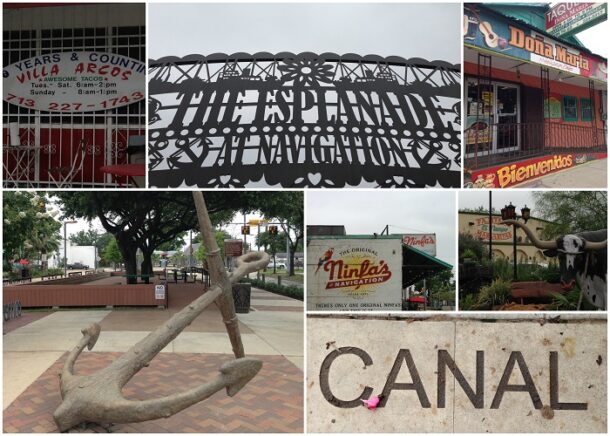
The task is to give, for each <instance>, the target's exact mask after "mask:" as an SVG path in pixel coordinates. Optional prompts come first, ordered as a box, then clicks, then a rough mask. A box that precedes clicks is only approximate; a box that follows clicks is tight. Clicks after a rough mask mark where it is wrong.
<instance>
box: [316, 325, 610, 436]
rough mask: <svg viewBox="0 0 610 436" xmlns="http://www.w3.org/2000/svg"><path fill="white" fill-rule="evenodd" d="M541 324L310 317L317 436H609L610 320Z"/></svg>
mask: <svg viewBox="0 0 610 436" xmlns="http://www.w3.org/2000/svg"><path fill="white" fill-rule="evenodd" d="M541 318H542V317H531V316H530V317H524V316H521V317H520V318H516V317H512V320H509V319H507V318H506V317H502V316H498V319H496V320H495V322H493V323H492V322H488V321H489V319H487V322H483V321H481V320H477V319H473V318H472V317H471V316H470V317H469V318H466V317H460V316H447V317H443V319H436V320H435V319H426V318H423V319H422V318H419V319H414V318H411V319H409V318H406V317H398V319H390V320H388V319H374V320H372V319H371V320H369V319H339V318H336V317H332V316H331V317H320V316H319V315H317V316H314V317H312V316H310V317H309V318H308V320H307V343H308V345H307V382H306V386H307V402H306V404H307V408H308V410H307V411H306V416H307V419H308V422H307V429H308V430H309V432H311V433H363V434H364V433H517V432H525V433H543V432H544V433H546V432H549V433H558V432H567V433H606V423H607V369H608V366H607V358H606V356H607V331H606V327H607V324H606V318H605V316H603V315H602V316H594V317H591V316H590V315H586V316H583V318H582V319H580V318H579V319H577V320H573V319H572V320H566V319H562V322H561V323H552V322H549V321H548V319H547V322H543V321H542V319H541ZM562 318H563V317H562ZM373 395H377V396H379V395H381V396H382V399H381V402H380V403H379V407H378V408H377V409H376V410H374V411H372V410H368V409H367V408H366V407H363V405H362V402H361V401H360V400H361V399H369V398H371V396H373Z"/></svg>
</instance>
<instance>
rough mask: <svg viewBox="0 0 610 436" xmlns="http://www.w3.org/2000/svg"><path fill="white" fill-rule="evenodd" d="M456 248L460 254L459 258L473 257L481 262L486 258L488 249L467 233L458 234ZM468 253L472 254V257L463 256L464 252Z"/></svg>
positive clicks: (483, 243)
mask: <svg viewBox="0 0 610 436" xmlns="http://www.w3.org/2000/svg"><path fill="white" fill-rule="evenodd" d="M458 247H459V252H460V258H463V257H474V258H476V259H478V260H481V259H482V258H483V257H487V255H488V253H489V252H488V248H487V246H486V245H485V242H483V241H481V240H479V239H475V238H474V237H473V236H472V235H470V234H468V233H460V234H459V235H458ZM468 251H469V252H470V254H474V256H465V254H466V252H468Z"/></svg>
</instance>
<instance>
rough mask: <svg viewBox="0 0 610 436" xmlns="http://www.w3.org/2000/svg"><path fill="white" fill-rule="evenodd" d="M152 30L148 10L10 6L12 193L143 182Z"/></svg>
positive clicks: (6, 33)
mask: <svg viewBox="0 0 610 436" xmlns="http://www.w3.org/2000/svg"><path fill="white" fill-rule="evenodd" d="M145 24H146V17H145V4H143V3H139V4H135V3H134V4H130V3H122V4H110V3H107V4H93V3H86V4H69V3H4V4H3V26H4V27H3V100H4V101H3V118H2V123H3V125H2V155H3V174H2V178H3V186H4V187H7V188H13V187H15V188H16V187H20V188H39V187H51V188H64V187H90V188H91V187H113V186H121V185H124V184H125V183H127V182H128V181H129V182H130V183H131V184H134V183H139V184H141V185H142V184H143V177H140V176H144V171H145V165H144V160H145V158H144V151H145V141H144V132H145V126H146V124H145V108H144V97H145V95H144V94H145V84H146V81H145V75H146V67H145V59H146V55H145ZM132 176H133V177H132ZM136 177H139V179H136Z"/></svg>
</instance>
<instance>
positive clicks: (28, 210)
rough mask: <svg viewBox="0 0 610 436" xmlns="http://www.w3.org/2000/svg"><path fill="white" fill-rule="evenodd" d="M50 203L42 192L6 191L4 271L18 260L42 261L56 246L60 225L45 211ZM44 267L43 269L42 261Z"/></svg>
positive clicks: (3, 208) (4, 198) (4, 200)
mask: <svg viewBox="0 0 610 436" xmlns="http://www.w3.org/2000/svg"><path fill="white" fill-rule="evenodd" d="M49 203H50V201H49V199H48V198H46V196H45V195H44V193H38V192H29V191H6V192H4V195H3V205H2V213H3V218H4V222H3V224H4V225H3V231H2V237H3V245H2V249H3V252H4V256H3V258H4V268H5V269H6V268H8V269H10V268H11V261H13V260H15V259H17V258H22V257H23V258H37V259H42V258H43V257H44V256H45V255H46V254H48V253H52V252H53V251H55V250H57V249H58V247H59V241H60V239H61V237H60V235H59V229H60V228H61V223H59V222H57V221H55V219H54V218H53V216H52V212H47V206H48V205H49ZM42 263H43V265H42V266H43V268H44V267H45V262H42Z"/></svg>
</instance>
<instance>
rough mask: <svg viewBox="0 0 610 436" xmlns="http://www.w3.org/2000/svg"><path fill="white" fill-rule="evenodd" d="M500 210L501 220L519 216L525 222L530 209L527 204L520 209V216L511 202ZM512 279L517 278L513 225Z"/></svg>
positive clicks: (516, 218) (515, 237)
mask: <svg viewBox="0 0 610 436" xmlns="http://www.w3.org/2000/svg"><path fill="white" fill-rule="evenodd" d="M500 212H501V213H502V221H506V220H518V219H519V218H521V219H522V220H523V222H524V223H527V220H529V219H530V209H529V208H528V207H527V205H525V207H523V208H522V209H521V216H518V215H517V212H516V211H515V206H513V204H512V203H510V204H509V205H508V206H504V207H503V208H502V210H501V211H500ZM513 280H515V281H516V280H517V228H516V227H515V226H513Z"/></svg>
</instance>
